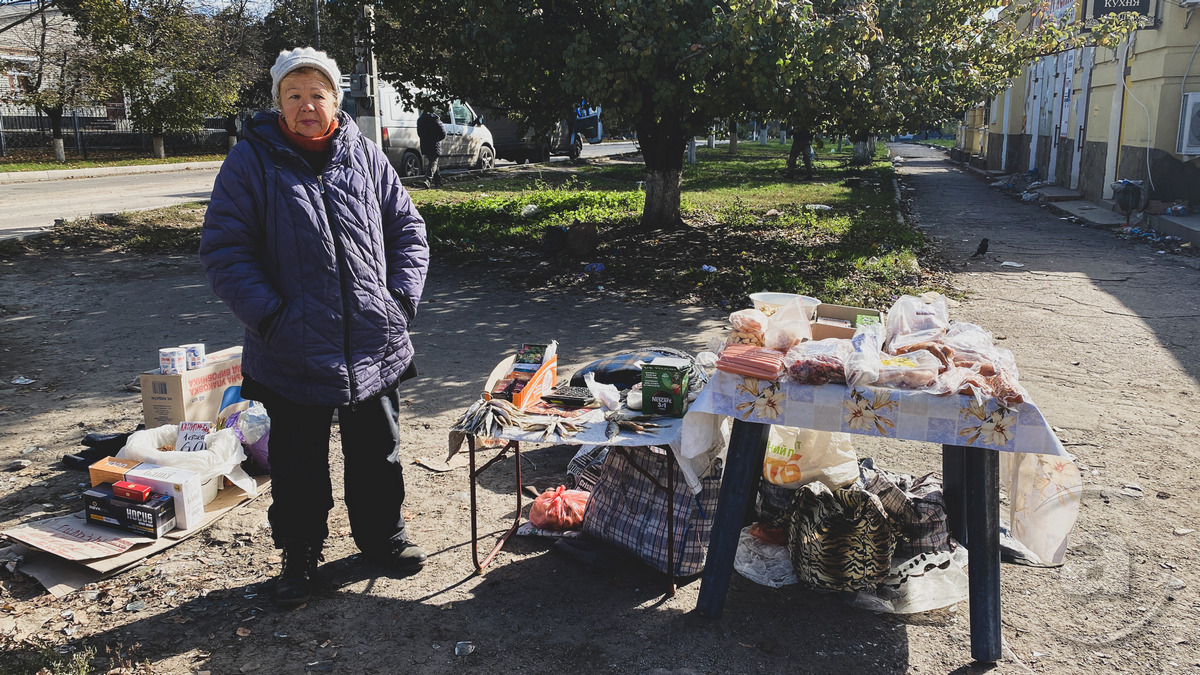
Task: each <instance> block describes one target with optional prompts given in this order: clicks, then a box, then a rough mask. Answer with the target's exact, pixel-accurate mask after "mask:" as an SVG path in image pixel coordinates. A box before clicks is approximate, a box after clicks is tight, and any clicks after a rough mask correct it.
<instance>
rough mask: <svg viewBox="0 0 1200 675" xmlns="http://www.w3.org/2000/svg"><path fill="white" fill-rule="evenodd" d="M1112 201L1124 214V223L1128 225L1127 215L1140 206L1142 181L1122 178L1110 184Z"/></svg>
mask: <svg viewBox="0 0 1200 675" xmlns="http://www.w3.org/2000/svg"><path fill="white" fill-rule="evenodd" d="M1112 191H1113V201H1115V202H1116V204H1117V208H1118V209H1120V211H1121V213H1123V214H1125V224H1126V225H1129V216H1131V215H1133V212H1134V211H1137V210H1138V209H1140V208H1141V206H1142V181H1140V180H1122V181H1117V182H1116V183H1113V184H1112Z"/></svg>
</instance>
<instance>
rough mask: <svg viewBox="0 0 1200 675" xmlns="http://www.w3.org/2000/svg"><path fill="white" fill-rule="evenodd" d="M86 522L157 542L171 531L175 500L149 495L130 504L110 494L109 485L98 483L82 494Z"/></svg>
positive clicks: (173, 520)
mask: <svg viewBox="0 0 1200 675" xmlns="http://www.w3.org/2000/svg"><path fill="white" fill-rule="evenodd" d="M83 502H84V513H85V515H86V516H87V521H88V522H89V523H92V524H94V525H104V526H106V527H113V528H116V529H118V530H124V531H125V532H130V533H132V534H137V535H141V536H143V537H150V538H151V539H158V538H159V537H161V536H163V535H164V534H166V533H167V532H170V531H171V530H172V529H174V528H175V500H174V499H172V498H171V497H169V496H167V495H162V494H158V493H151V495H150V498H149V499H148V500H146V501H145V502H141V503H139V502H131V501H129V500H128V499H121V498H120V497H117V496H115V495H113V488H112V485H111V484H109V483H102V484H100V485H97V486H96V487H94V488H92V489H90V490H88V491H87V492H84V493H83Z"/></svg>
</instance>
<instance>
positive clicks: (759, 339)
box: [729, 309, 768, 347]
mask: <svg viewBox="0 0 1200 675" xmlns="http://www.w3.org/2000/svg"><path fill="white" fill-rule="evenodd" d="M729 323H731V324H733V331H732V332H731V333H730V334H729V341H730V342H731V343H735V344H743V345H754V346H756V347H761V346H763V344H764V342H765V337H766V332H767V323H768V319H767V315H766V314H763V313H762V312H760V311H758V310H757V309H743V310H739V311H737V312H734V313H733V314H730V315H729Z"/></svg>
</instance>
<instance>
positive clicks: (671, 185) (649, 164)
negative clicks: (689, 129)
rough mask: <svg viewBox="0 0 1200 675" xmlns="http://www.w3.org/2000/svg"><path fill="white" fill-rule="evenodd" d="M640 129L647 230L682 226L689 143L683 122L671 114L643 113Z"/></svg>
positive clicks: (643, 220)
mask: <svg viewBox="0 0 1200 675" xmlns="http://www.w3.org/2000/svg"><path fill="white" fill-rule="evenodd" d="M637 132H638V139H640V142H641V145H642V157H643V159H644V160H645V162H646V205H645V206H644V207H643V209H642V221H641V227H642V228H643V229H646V230H656V229H676V228H680V227H683V217H682V216H681V215H680V213H679V198H680V193H681V185H682V183H681V179H682V177H683V155H684V149H685V147H686V146H687V138H686V137H685V135H684V133H683V126H682V124H680V122H679V121H678V120H672V119H670V116H669V115H663V117H660V118H657V119H654V118H652V117H650V116H649V115H643V117H642V119H641V120H639V123H638V129H637Z"/></svg>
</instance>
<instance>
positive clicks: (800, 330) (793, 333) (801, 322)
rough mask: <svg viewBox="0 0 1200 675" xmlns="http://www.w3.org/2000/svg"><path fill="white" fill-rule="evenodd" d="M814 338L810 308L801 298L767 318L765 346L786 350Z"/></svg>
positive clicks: (781, 350)
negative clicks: (809, 315)
mask: <svg viewBox="0 0 1200 675" xmlns="http://www.w3.org/2000/svg"><path fill="white" fill-rule="evenodd" d="M811 339H812V324H811V323H810V322H809V320H808V309H807V308H806V307H805V305H804V303H802V302H801V301H800V298H796V299H794V300H791V301H789V302H787V303H786V304H784V305H783V306H782V307H780V308H779V309H778V310H777V311H776V312H775V313H774V314H772V315H771V316H770V317H769V318H768V319H767V330H766V333H765V334H764V336H763V346H764V347H766V348H768V349H774V350H777V351H780V352H786V351H787V350H789V349H791V348H792V346H793V345H796V344H798V343H800V342H801V341H804V340H811Z"/></svg>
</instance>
